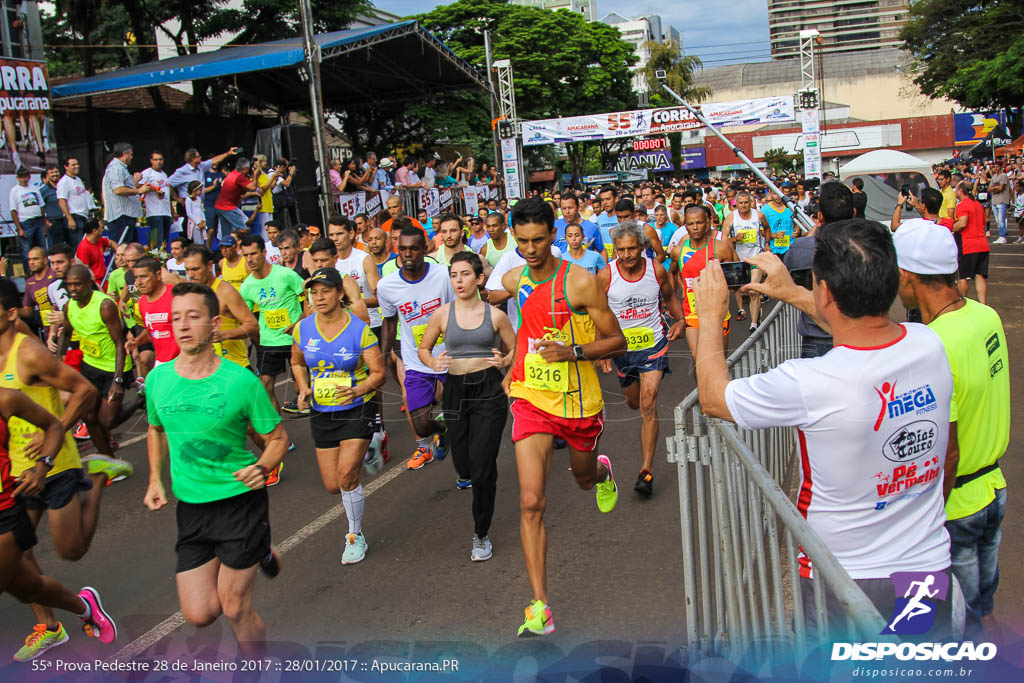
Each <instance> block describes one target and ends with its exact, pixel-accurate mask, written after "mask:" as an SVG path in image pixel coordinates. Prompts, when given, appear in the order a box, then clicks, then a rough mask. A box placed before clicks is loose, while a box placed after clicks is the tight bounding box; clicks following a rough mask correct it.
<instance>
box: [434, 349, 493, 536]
mask: <svg viewBox="0 0 1024 683" xmlns="http://www.w3.org/2000/svg"><path fill="white" fill-rule="evenodd" d="M502 379H503V376H502V374H501V372H500V371H499V370H498V369H497V368H487V369H486V370H480V371H478V372H471V373H469V374H468V375H451V374H449V375H448V379H447V381H446V382H445V385H444V398H443V399H442V403H441V406H442V410H443V411H444V419H445V424H446V425H447V427H448V444H449V448H450V449H451V452H452V463H453V464H454V465H455V471H456V473H457V474H458V475H459V477H460V478H462V479H470V480H472V482H473V525H474V530H475V533H476V535H477V536H479V537H480V538H483V537H484V536H486V535H487V532H488V531H489V530H490V528H491V517H492V516H493V515H494V496H495V492H496V491H497V488H498V449H499V448H500V447H501V434H502V432H503V431H504V429H505V422H506V420H508V399H507V398H506V397H505V392H504V391H502V390H501V381H502Z"/></svg>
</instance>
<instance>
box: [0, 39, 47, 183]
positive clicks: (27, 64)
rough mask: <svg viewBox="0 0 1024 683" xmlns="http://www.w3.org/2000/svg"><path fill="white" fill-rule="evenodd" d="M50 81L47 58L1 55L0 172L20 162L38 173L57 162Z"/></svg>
mask: <svg viewBox="0 0 1024 683" xmlns="http://www.w3.org/2000/svg"><path fill="white" fill-rule="evenodd" d="M49 81H50V79H49V75H48V74H47V71H46V62H34V61H30V60H27V59H0V117H2V123H3V137H2V138H0V175H7V174H13V173H14V171H15V170H17V168H18V167H19V166H24V167H25V168H27V169H28V170H29V171H32V172H33V173H38V172H40V171H43V170H44V169H45V168H46V166H47V164H56V163H57V149H56V144H55V142H51V137H52V134H53V119H52V117H51V116H50V83H49Z"/></svg>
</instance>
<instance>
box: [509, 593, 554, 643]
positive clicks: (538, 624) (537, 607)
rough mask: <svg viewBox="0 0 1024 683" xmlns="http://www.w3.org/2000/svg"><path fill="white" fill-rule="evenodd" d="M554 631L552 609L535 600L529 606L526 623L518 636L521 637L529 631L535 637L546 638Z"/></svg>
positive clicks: (520, 628)
mask: <svg viewBox="0 0 1024 683" xmlns="http://www.w3.org/2000/svg"><path fill="white" fill-rule="evenodd" d="M554 630H555V620H554V619H553V618H552V617H551V608H550V607H548V606H547V605H545V604H544V603H543V601H541V600H534V601H533V602H532V603H531V604H530V605H529V606H527V608H526V621H524V622H523V625H522V626H520V627H519V633H517V634H516V636H517V637H518V636H521V635H523V633H525V632H527V631H529V632H530V633H532V634H533V635H537V636H546V635H548V634H549V633H552V632H554Z"/></svg>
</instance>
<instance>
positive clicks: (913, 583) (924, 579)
mask: <svg viewBox="0 0 1024 683" xmlns="http://www.w3.org/2000/svg"><path fill="white" fill-rule="evenodd" d="M889 578H890V579H891V580H892V583H893V590H894V591H895V593H896V595H895V601H894V603H893V608H892V615H891V616H890V617H889V623H888V624H887V625H886V627H885V628H884V629H882V632H881V634H880V635H883V636H894V635H895V636H920V635H925V634H927V633H928V632H929V631H931V630H932V628H933V627H934V626H935V618H936V616H937V614H938V613H939V612H940V610H941V611H942V612H944V614H945V618H944V619H943V622H946V621H948V619H949V615H950V612H951V607H950V605H949V604H947V599H948V598H949V597H950V590H949V589H950V576H949V574H948V573H947V572H895V573H893V574H891V575H890V576H889ZM944 630H945V629H944ZM941 637H943V638H944V636H941ZM944 639H945V638H944ZM889 656H895V657H896V658H897V659H899V660H903V661H908V660H916V661H928V660H931V661H938V660H942V661H945V662H954V661H960V660H970V661H988V660H990V659H992V658H994V657H995V656H996V646H995V644H993V643H978V644H975V643H973V642H971V641H967V642H963V643H957V642H933V643H932V642H912V643H911V642H906V643H899V642H882V643H833V645H832V661H837V660H860V661H863V660H870V659H884V658H885V657H889Z"/></svg>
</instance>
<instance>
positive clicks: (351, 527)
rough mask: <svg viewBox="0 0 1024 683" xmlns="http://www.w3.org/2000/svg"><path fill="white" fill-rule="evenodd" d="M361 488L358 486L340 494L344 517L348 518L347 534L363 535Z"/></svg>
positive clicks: (362, 497)
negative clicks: (343, 506)
mask: <svg viewBox="0 0 1024 683" xmlns="http://www.w3.org/2000/svg"><path fill="white" fill-rule="evenodd" d="M363 499H364V496H363V487H362V485H361V484H360V485H359V486H357V487H355V488H354V489H352V490H351V491H342V492H341V502H342V503H343V504H344V505H345V515H346V516H347V517H348V532H349V533H350V534H361V533H363Z"/></svg>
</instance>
